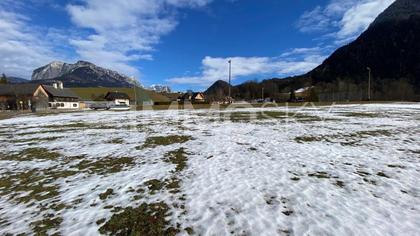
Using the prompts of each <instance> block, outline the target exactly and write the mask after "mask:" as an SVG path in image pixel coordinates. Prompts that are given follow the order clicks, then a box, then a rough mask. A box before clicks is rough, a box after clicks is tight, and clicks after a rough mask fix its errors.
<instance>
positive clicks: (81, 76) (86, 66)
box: [31, 61, 140, 87]
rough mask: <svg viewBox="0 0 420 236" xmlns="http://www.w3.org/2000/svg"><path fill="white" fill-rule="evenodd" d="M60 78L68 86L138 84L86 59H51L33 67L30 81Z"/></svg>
mask: <svg viewBox="0 0 420 236" xmlns="http://www.w3.org/2000/svg"><path fill="white" fill-rule="evenodd" d="M52 80H60V81H62V82H63V83H64V84H65V86H68V87H92V86H95V87H132V86H134V85H137V86H138V85H140V84H139V83H138V82H137V81H136V80H135V79H134V78H130V77H128V76H125V75H122V74H120V73H118V72H116V71H113V70H110V69H105V68H103V67H100V66H96V65H95V64H93V63H91V62H88V61H77V62H76V63H74V64H70V63H65V62H61V61H53V62H51V63H49V64H47V65H45V66H42V67H39V68H37V69H35V70H34V71H33V73H32V77H31V82H32V83H37V82H43V83H46V82H51V81H52Z"/></svg>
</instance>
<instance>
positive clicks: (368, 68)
mask: <svg viewBox="0 0 420 236" xmlns="http://www.w3.org/2000/svg"><path fill="white" fill-rule="evenodd" d="M367 70H368V71H369V81H368V101H370V76H371V71H372V70H371V69H370V67H367Z"/></svg>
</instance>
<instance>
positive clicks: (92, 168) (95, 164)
mask: <svg viewBox="0 0 420 236" xmlns="http://www.w3.org/2000/svg"><path fill="white" fill-rule="evenodd" d="M133 165H134V160H133V158H131V157H105V158H101V159H98V160H82V161H80V162H79V163H78V164H76V165H74V166H72V168H77V169H79V170H81V171H85V172H88V173H89V174H99V175H107V174H113V173H117V172H120V171H122V170H123V169H124V168H126V167H130V166H133Z"/></svg>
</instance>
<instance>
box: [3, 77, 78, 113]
mask: <svg viewBox="0 0 420 236" xmlns="http://www.w3.org/2000/svg"><path fill="white" fill-rule="evenodd" d="M78 99H79V98H78V97H77V95H75V94H74V93H72V92H71V90H69V89H65V88H63V84H62V83H61V82H55V83H54V84H53V85H52V86H49V85H39V84H6V85H1V86H0V109H1V110H29V109H31V110H33V111H35V110H38V111H39V110H46V109H54V108H56V109H79V102H78Z"/></svg>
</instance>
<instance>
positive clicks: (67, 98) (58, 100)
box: [37, 81, 80, 109]
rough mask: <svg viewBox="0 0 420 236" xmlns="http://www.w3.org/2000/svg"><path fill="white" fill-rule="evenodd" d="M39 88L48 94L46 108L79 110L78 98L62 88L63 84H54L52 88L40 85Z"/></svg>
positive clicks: (59, 82)
mask: <svg viewBox="0 0 420 236" xmlns="http://www.w3.org/2000/svg"><path fill="white" fill-rule="evenodd" d="M41 88H42V90H44V91H45V93H47V94H48V107H50V108H54V109H79V108H80V103H79V97H78V96H77V95H76V94H74V93H73V92H72V91H71V90H70V89H68V88H64V87H63V82H61V81H57V82H54V83H53V85H52V86H50V85H41ZM44 91H43V92H44ZM37 92H38V91H37Z"/></svg>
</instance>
